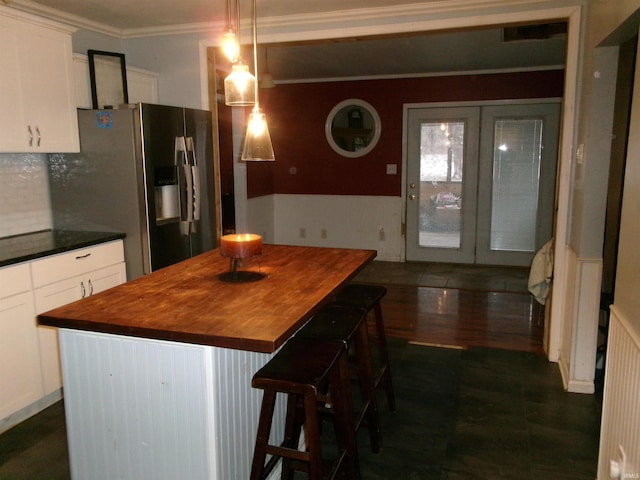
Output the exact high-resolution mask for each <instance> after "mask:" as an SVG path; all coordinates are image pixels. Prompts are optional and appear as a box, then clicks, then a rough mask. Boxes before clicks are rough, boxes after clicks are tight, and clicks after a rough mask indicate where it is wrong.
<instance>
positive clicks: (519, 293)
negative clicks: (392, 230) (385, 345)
mask: <svg viewBox="0 0 640 480" xmlns="http://www.w3.org/2000/svg"><path fill="white" fill-rule="evenodd" d="M527 280H528V269H527V268H514V267H482V266H475V265H455V264H433V263H411V262H408V263H396V262H373V263H372V264H370V265H369V266H367V268H366V269H365V270H364V271H363V272H361V273H360V274H359V275H358V277H357V278H356V281H359V282H362V283H377V284H383V285H385V286H386V287H387V290H388V293H387V295H386V296H385V298H384V299H383V303H382V306H383V309H384V315H385V326H386V331H387V335H388V336H390V337H398V338H403V339H407V340H409V341H410V342H415V343H422V344H427V345H438V346H450V347H457V348H467V347H472V346H478V347H491V348H499V349H504V350H517V351H524V352H533V353H543V346H542V341H543V336H544V307H543V306H542V305H540V304H539V303H537V302H536V301H535V299H534V298H533V296H532V295H531V294H530V293H528V291H527Z"/></svg>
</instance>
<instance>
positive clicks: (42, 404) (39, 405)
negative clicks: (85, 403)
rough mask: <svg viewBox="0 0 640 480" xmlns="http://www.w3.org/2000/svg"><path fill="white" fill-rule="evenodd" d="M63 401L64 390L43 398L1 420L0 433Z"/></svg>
mask: <svg viewBox="0 0 640 480" xmlns="http://www.w3.org/2000/svg"><path fill="white" fill-rule="evenodd" d="M61 399H62V389H61V388H59V389H58V390H55V391H53V392H51V393H50V394H49V395H46V396H44V397H42V398H41V399H40V400H38V401H36V402H33V403H32V404H30V405H27V406H26V407H24V408H21V409H20V410H18V411H17V412H15V413H12V414H11V415H9V416H8V417H5V418H3V419H2V420H0V433H4V432H6V431H7V430H9V429H11V428H13V427H15V426H16V425H18V424H19V423H22V422H24V421H25V420H27V419H28V418H30V417H32V416H34V415H35V414H36V413H40V412H41V411H42V410H44V409H45V408H47V407H50V406H51V405H53V404H54V403H56V402H57V401H59V400H61Z"/></svg>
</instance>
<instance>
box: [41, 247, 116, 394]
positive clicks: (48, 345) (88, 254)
mask: <svg viewBox="0 0 640 480" xmlns="http://www.w3.org/2000/svg"><path fill="white" fill-rule="evenodd" d="M31 267H32V274H33V284H34V287H36V288H35V290H34V297H35V303H36V314H40V313H44V312H46V311H48V310H52V309H54V308H58V307H61V306H63V305H66V304H68V303H71V302H74V301H76V300H80V299H82V298H84V297H88V296H89V295H93V294H95V293H98V292H101V291H103V290H106V289H108V288H111V287H114V286H116V285H120V284H121V283H124V282H125V281H126V269H125V263H124V250H123V247H122V241H120V240H118V241H116V242H109V243H106V244H103V245H96V246H93V247H88V248H83V249H79V250H73V251H71V252H66V253H62V254H59V255H53V256H50V257H46V258H44V259H42V260H36V261H34V262H32V265H31ZM70 275H71V276H70ZM38 341H39V346H40V362H41V369H42V383H43V389H44V394H45V395H48V394H49V393H51V392H53V391H55V390H57V389H59V388H61V387H62V376H61V368H60V353H59V347H58V329H57V328H55V327H48V326H44V325H40V326H38Z"/></svg>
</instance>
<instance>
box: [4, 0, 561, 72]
mask: <svg viewBox="0 0 640 480" xmlns="http://www.w3.org/2000/svg"><path fill="white" fill-rule="evenodd" d="M423 1H424V0H423ZM427 1H435V0H427ZM0 2H3V3H5V4H8V5H9V6H12V7H15V8H19V9H21V10H26V11H30V12H33V13H37V14H40V15H44V16H47V17H49V18H53V19H55V20H62V21H65V22H66V23H71V24H74V25H75V26H78V27H80V28H84V29H89V30H91V29H94V30H96V31H100V32H103V33H104V32H109V33H111V34H112V35H114V36H121V37H127V36H131V35H135V34H136V33H137V32H141V31H145V32H151V31H155V30H157V31H162V30H166V29H167V28H170V27H175V26H177V25H181V26H186V25H202V26H203V29H204V25H209V27H210V28H211V27H212V26H215V27H216V28H217V29H220V28H221V25H222V26H224V25H225V23H226V0H179V1H178V2H176V0H106V1H105V0H0ZM407 3H408V2H407V0H348V1H345V0H322V1H318V0H294V1H292V0H257V10H258V14H259V18H267V17H269V18H275V17H287V16H295V15H308V14H328V13H333V14H335V13H336V12H342V13H344V12H345V11H346V10H352V9H372V8H378V7H380V8H382V7H384V8H388V7H393V6H394V5H404V4H407ZM240 8H241V13H242V17H243V18H244V17H245V13H244V10H247V11H248V10H249V2H248V0H240ZM289 18H292V17H289ZM243 23H244V20H243ZM247 40H249V39H247ZM266 47H268V48H266V50H265V45H261V51H260V55H259V61H260V64H261V65H262V66H261V68H260V70H265V68H267V69H268V70H269V71H270V73H271V74H272V75H273V77H274V79H275V80H276V83H277V82H278V81H280V82H285V81H300V80H311V79H326V78H345V77H347V78H351V77H362V76H386V75H420V74H434V73H435V74H437V73H443V72H460V71H477V70H497V69H527V68H549V67H557V66H558V65H563V64H564V56H565V50H566V39H565V38H564V36H563V35H554V36H552V37H551V38H549V39H545V40H527V41H518V42H504V41H503V31H502V28H499V26H498V27H494V28H482V29H469V30H458V31H447V32H442V33H437V32H430V33H427V32H425V33H424V34H415V33H414V34H411V35H404V36H387V37H377V38H371V37H369V38H367V37H364V38H363V37H361V38H353V37H351V38H345V39H343V40H342V41H340V40H336V39H334V40H331V41H323V42H320V41H315V42H310V43H304V44H302V43H300V44H291V43H289V44H286V45H285V44H274V45H269V46H266ZM265 52H266V53H265ZM244 56H245V58H246V57H249V58H250V54H249V53H247V54H246V55H244Z"/></svg>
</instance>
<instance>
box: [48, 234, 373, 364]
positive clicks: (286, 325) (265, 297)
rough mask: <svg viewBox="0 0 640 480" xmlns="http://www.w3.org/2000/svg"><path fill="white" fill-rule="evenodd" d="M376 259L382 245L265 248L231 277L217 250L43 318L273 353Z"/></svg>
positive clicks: (109, 330) (97, 329) (116, 331)
mask: <svg viewBox="0 0 640 480" xmlns="http://www.w3.org/2000/svg"><path fill="white" fill-rule="evenodd" d="M375 256H376V252H375V251H374V250H356V249H340V248H322V247H301V246H285V245H264V246H263V251H262V255H260V256H256V257H253V258H250V259H246V260H244V261H243V264H244V265H243V267H241V268H240V270H242V271H250V272H255V273H258V274H260V275H262V276H263V278H261V279H259V280H254V281H247V282H229V281H223V280H222V279H220V278H219V276H220V275H221V274H224V273H228V271H229V268H230V261H229V259H228V258H225V257H222V256H221V255H220V251H219V250H213V251H210V252H207V253H204V254H201V255H199V256H197V257H194V258H191V259H189V260H185V261H183V262H180V263H178V264H175V265H172V266H170V267H166V268H163V269H161V270H158V271H156V272H153V273H151V274H150V275H146V276H144V277H140V278H138V279H136V280H133V281H131V282H128V283H125V284H123V285H120V286H117V287H114V288H111V289H109V290H106V291H104V292H101V293H98V294H96V295H93V296H91V297H88V298H85V299H83V300H79V301H77V302H74V303H71V304H69V305H66V306H63V307H60V308H57V309H55V310H51V311H49V312H46V313H43V314H41V315H39V316H38V320H39V322H40V323H41V324H43V325H51V326H56V327H61V328H69V329H75V330H87V331H92V332H103V333H111V334H117V335H126V336H134V337H144V338H150V339H158V340H169V341H175V342H186V343H195V344H203V345H211V346H217V347H224V348H232V349H239V350H249V351H255V352H265V353H271V352H274V351H275V350H277V349H278V348H279V347H280V346H281V345H282V344H283V343H284V342H285V341H286V340H287V339H288V338H289V337H290V336H291V335H292V334H293V333H294V332H295V331H296V330H297V329H298V328H300V327H301V326H302V325H303V324H304V323H305V322H306V321H307V320H308V319H309V318H310V317H311V316H312V315H313V314H314V313H315V312H316V311H317V310H318V309H320V308H321V307H322V305H324V304H325V303H327V302H328V301H330V300H331V298H332V296H333V295H334V294H335V293H336V292H337V291H338V290H339V289H340V288H341V287H343V286H344V285H345V284H347V283H348V282H349V281H350V280H351V279H352V278H353V277H354V276H355V275H356V274H357V273H358V272H359V271H360V270H361V269H362V268H363V267H364V266H365V265H366V264H367V263H369V262H370V261H371V260H373V259H374V258H375Z"/></svg>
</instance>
